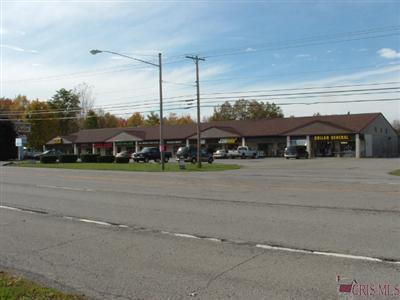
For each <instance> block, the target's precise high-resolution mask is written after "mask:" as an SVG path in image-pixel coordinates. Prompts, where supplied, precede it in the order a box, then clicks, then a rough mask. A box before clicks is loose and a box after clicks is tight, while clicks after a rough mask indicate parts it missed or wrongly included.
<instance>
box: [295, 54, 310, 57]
mask: <svg viewBox="0 0 400 300" xmlns="http://www.w3.org/2000/svg"><path fill="white" fill-rule="evenodd" d="M310 56H311V55H310V54H297V55H296V57H298V58H304V57H310Z"/></svg>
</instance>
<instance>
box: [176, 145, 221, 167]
mask: <svg viewBox="0 0 400 300" xmlns="http://www.w3.org/2000/svg"><path fill="white" fill-rule="evenodd" d="M200 158H201V161H203V162H208V163H209V164H212V163H213V161H214V158H213V157H212V155H211V154H210V153H208V152H207V150H205V149H200ZM181 159H183V160H184V161H186V162H191V163H193V164H195V163H196V162H197V148H196V147H180V148H179V149H178V151H177V152H176V160H181Z"/></svg>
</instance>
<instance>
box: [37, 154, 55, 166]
mask: <svg viewBox="0 0 400 300" xmlns="http://www.w3.org/2000/svg"><path fill="white" fill-rule="evenodd" d="M57 158H58V156H57V155H43V156H41V157H40V162H41V163H43V164H53V163H55V162H57Z"/></svg>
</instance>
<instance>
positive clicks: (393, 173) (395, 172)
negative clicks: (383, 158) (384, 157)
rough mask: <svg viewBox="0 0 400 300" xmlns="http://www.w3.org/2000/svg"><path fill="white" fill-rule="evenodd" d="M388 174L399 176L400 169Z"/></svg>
mask: <svg viewBox="0 0 400 300" xmlns="http://www.w3.org/2000/svg"><path fill="white" fill-rule="evenodd" d="M389 174H392V175H396V176H400V169H397V170H394V171H392V172H390V173H389Z"/></svg>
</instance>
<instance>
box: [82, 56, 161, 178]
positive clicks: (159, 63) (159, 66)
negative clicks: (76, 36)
mask: <svg viewBox="0 0 400 300" xmlns="http://www.w3.org/2000/svg"><path fill="white" fill-rule="evenodd" d="M90 53H91V54H93V55H96V54H98V53H110V54H114V55H118V56H122V57H125V58H129V59H132V60H135V61H138V62H142V63H145V64H148V65H152V66H154V67H157V68H158V71H159V89H160V159H161V170H162V171H164V169H165V164H164V163H165V162H164V150H165V149H164V120H163V95H162V63H161V53H158V64H154V63H152V62H149V61H145V60H142V59H139V58H135V57H131V56H129V55H125V54H121V53H118V52H113V51H107V50H98V49H93V50H90Z"/></svg>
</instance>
